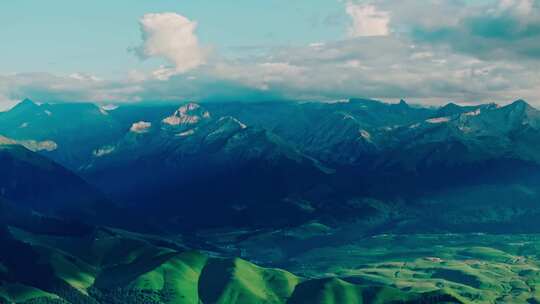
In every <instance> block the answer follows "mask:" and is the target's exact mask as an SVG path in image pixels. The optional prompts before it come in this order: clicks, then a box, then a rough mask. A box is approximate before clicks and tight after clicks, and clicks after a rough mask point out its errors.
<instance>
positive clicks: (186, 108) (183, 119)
mask: <svg viewBox="0 0 540 304" xmlns="http://www.w3.org/2000/svg"><path fill="white" fill-rule="evenodd" d="M203 119H210V112H208V111H203V110H202V109H201V106H200V105H198V104H196V103H188V104H186V105H183V106H181V107H180V108H178V110H176V111H175V112H174V114H173V115H171V116H169V117H166V118H165V119H163V121H162V122H163V123H164V124H168V125H171V126H179V125H194V124H197V123H199V122H200V121H201V120H203Z"/></svg>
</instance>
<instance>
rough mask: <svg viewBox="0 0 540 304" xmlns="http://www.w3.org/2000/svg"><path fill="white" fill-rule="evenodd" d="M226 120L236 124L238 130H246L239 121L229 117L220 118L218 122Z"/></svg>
mask: <svg viewBox="0 0 540 304" xmlns="http://www.w3.org/2000/svg"><path fill="white" fill-rule="evenodd" d="M226 119H228V120H230V121H232V122H234V123H236V124H237V125H238V126H240V129H245V128H247V126H246V125H245V124H243V123H242V122H241V121H240V120H238V119H236V118H234V117H230V116H225V117H221V118H220V119H219V120H218V121H223V120H226Z"/></svg>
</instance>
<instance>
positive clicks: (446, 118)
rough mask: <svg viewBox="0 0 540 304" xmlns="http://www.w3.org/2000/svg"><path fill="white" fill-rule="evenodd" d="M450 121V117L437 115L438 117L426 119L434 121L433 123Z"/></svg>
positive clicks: (429, 121)
mask: <svg viewBox="0 0 540 304" xmlns="http://www.w3.org/2000/svg"><path fill="white" fill-rule="evenodd" d="M449 121H450V117H437V118H431V119H428V120H426V122H428V123H432V124H438V123H445V122H449Z"/></svg>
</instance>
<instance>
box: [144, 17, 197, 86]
mask: <svg viewBox="0 0 540 304" xmlns="http://www.w3.org/2000/svg"><path fill="white" fill-rule="evenodd" d="M139 22H140V28H141V33H142V39H143V42H142V45H141V46H140V47H138V48H137V49H136V51H137V53H138V54H139V55H140V56H141V57H142V58H149V57H159V58H163V59H165V60H166V61H167V62H168V63H169V64H170V65H171V66H161V67H160V68H159V69H157V70H155V71H154V72H153V76H154V77H155V78H157V79H160V80H166V79H169V78H170V77H171V76H173V75H177V74H182V73H185V72H187V71H190V70H193V69H195V68H197V67H199V66H200V65H202V64H204V63H205V52H204V50H203V49H202V48H201V46H200V45H199V40H198V38H197V35H196V34H195V31H196V29H197V23H196V22H194V21H191V20H189V19H188V18H186V17H184V16H182V15H179V14H176V13H160V14H146V15H144V16H143V17H142V18H141V19H140V21H139Z"/></svg>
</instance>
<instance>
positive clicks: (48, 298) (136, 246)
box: [0, 228, 462, 304]
mask: <svg viewBox="0 0 540 304" xmlns="http://www.w3.org/2000/svg"><path fill="white" fill-rule="evenodd" d="M154 240H155V239H154V238H153V237H151V236H143V235H135V234H132V233H129V232H125V231H121V230H113V229H108V228H97V229H95V230H94V231H93V232H92V233H89V234H87V235H85V236H78V237H73V236H59V235H55V236H52V235H45V234H40V235H37V234H32V233H29V232H26V231H24V230H21V229H17V228H10V229H8V231H7V232H5V233H4V234H3V236H2V240H1V241H2V246H3V250H2V251H1V252H0V303H25V304H30V303H55V304H60V303H62V304H64V303H92V304H97V303H114V304H116V303H118V304H120V303H146V304H149V303H156V304H158V303H160V304H161V303H171V304H172V303H195V304H198V303H219V304H233V303H234V304H240V303H243V304H251V303H253V304H258V303H276V304H278V303H306V304H308V303H309V304H314V303H315V304H317V303H320V304H337V303H440V301H442V300H444V301H447V302H448V303H462V302H461V300H460V299H459V298H458V297H456V296H453V295H452V293H447V292H444V291H442V290H439V291H429V292H410V291H404V290H400V289H398V288H395V287H390V286H387V287H381V286H369V285H365V284H354V283H350V282H346V281H344V280H341V279H338V278H327V279H306V278H302V277H299V276H296V275H294V274H292V273H289V272H287V271H284V270H279V269H271V268H262V267H259V266H256V265H254V264H252V263H250V262H248V261H245V260H242V259H237V258H220V257H212V256H210V255H208V254H204V253H201V252H197V251H178V250H174V249H171V248H167V247H160V246H157V245H156V244H155V243H154Z"/></svg>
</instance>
